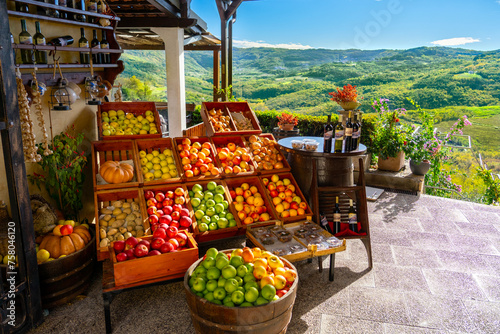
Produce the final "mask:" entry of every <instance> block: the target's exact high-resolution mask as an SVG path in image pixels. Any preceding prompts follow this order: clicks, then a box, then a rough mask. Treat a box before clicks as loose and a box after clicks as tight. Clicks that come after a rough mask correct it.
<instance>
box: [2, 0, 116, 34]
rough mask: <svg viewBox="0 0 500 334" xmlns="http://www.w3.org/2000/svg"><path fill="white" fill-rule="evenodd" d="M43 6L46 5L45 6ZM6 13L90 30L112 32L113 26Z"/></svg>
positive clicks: (19, 13) (9, 11)
mask: <svg viewBox="0 0 500 334" xmlns="http://www.w3.org/2000/svg"><path fill="white" fill-rule="evenodd" d="M39 3H40V4H43V2H39ZM45 5H47V4H45ZM57 7H59V6H57ZM7 13H8V14H9V15H11V16H18V17H20V18H23V19H24V18H31V19H36V20H41V21H52V22H58V23H64V24H72V25H76V26H79V27H91V28H95V29H104V30H114V28H113V26H107V27H103V26H100V25H98V24H94V23H87V22H80V21H73V20H65V19H60V18H55V17H50V16H43V15H37V14H31V13H23V12H17V11H15V10H8V11H7ZM85 13H87V12H85Z"/></svg>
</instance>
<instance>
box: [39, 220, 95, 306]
mask: <svg viewBox="0 0 500 334" xmlns="http://www.w3.org/2000/svg"><path fill="white" fill-rule="evenodd" d="M90 233H91V234H92V240H90V241H89V242H88V243H87V244H86V245H85V247H84V248H83V249H81V250H79V251H78V252H75V253H73V254H70V255H68V256H64V257H62V258H59V259H57V260H54V261H49V262H44V263H41V264H39V265H38V276H39V278H40V291H41V294H42V306H43V307H44V308H53V307H55V306H59V305H62V304H65V303H67V302H69V301H70V300H72V299H73V298H75V297H76V296H78V295H79V294H81V293H82V292H83V291H85V289H86V288H87V287H88V286H89V284H90V280H91V277H92V273H93V272H94V266H95V234H94V233H93V232H92V230H90Z"/></svg>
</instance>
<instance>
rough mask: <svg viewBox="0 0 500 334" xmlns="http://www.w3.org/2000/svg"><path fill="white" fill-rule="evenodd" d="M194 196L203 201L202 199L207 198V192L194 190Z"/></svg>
mask: <svg viewBox="0 0 500 334" xmlns="http://www.w3.org/2000/svg"><path fill="white" fill-rule="evenodd" d="M193 197H194V198H199V199H200V202H201V200H202V199H205V194H204V193H203V192H202V191H195V192H193Z"/></svg>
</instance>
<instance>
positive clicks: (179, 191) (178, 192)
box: [174, 187, 184, 196]
mask: <svg viewBox="0 0 500 334" xmlns="http://www.w3.org/2000/svg"><path fill="white" fill-rule="evenodd" d="M174 194H175V195H176V196H184V189H183V188H182V187H178V188H175V190H174Z"/></svg>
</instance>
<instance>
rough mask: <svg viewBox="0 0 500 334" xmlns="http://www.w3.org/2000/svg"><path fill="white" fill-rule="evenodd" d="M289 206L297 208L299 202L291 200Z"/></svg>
mask: <svg viewBox="0 0 500 334" xmlns="http://www.w3.org/2000/svg"><path fill="white" fill-rule="evenodd" d="M290 208H291V209H295V210H297V209H298V208H299V204H298V203H297V202H295V201H293V202H292V203H290Z"/></svg>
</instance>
